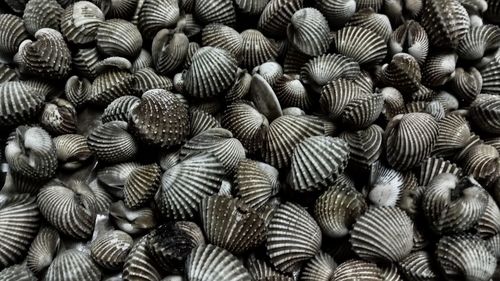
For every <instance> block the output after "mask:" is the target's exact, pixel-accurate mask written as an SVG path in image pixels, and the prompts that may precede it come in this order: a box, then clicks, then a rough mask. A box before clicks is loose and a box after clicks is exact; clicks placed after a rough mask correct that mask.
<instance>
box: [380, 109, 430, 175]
mask: <svg viewBox="0 0 500 281" xmlns="http://www.w3.org/2000/svg"><path fill="white" fill-rule="evenodd" d="M438 133H439V125H438V123H437V122H436V121H435V119H434V118H433V117H432V116H431V115H429V114H427V113H408V114H404V115H397V116H395V117H394V118H393V119H392V120H391V121H390V122H389V124H388V125H387V128H386V130H385V133H384V134H385V135H384V137H385V141H386V155H387V160H388V162H389V164H390V165H391V166H393V167H394V168H396V169H408V168H411V167H414V166H415V165H417V164H418V163H420V161H422V160H423V159H424V158H426V157H427V156H428V155H429V154H430V153H431V151H432V148H433V146H434V144H435V143H436V140H437V138H438Z"/></svg>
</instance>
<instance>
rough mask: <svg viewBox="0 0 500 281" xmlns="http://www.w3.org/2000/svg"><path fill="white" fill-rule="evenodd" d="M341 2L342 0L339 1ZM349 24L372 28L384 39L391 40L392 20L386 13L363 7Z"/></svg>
mask: <svg viewBox="0 0 500 281" xmlns="http://www.w3.org/2000/svg"><path fill="white" fill-rule="evenodd" d="M337 1H338V0H337ZM338 2H341V1H338ZM347 25H348V26H359V27H363V28H366V29H370V30H372V31H374V32H375V33H377V34H378V35H379V36H380V37H382V38H383V39H384V41H385V42H387V41H388V40H389V37H390V36H391V33H392V27H391V22H390V21H389V18H388V17H387V16H386V15H384V14H378V13H376V12H375V11H374V10H373V9H371V8H365V9H361V10H359V11H358V12H356V13H355V14H354V15H353V16H352V17H351V18H350V19H349V22H348V23H347Z"/></svg>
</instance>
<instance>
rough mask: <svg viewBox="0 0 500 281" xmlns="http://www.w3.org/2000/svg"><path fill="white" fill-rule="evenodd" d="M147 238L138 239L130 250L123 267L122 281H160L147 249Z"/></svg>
mask: <svg viewBox="0 0 500 281" xmlns="http://www.w3.org/2000/svg"><path fill="white" fill-rule="evenodd" d="M147 239H148V237H147V236H143V237H142V238H140V239H139V240H138V241H137V242H136V243H135V244H134V246H133V247H132V249H131V250H130V254H129V255H128V256H127V259H126V261H125V264H124V265H123V275H122V277H123V280H127V281H132V280H138V281H146V280H147V281H160V280H161V275H160V273H159V272H158V270H157V269H156V266H155V261H154V260H153V258H152V257H151V254H150V253H149V250H148V248H147Z"/></svg>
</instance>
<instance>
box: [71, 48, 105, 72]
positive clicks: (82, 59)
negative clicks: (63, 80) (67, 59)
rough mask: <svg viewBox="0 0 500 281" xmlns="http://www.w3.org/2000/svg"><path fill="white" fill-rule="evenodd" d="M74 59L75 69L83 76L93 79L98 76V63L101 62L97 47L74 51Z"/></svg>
mask: <svg viewBox="0 0 500 281" xmlns="http://www.w3.org/2000/svg"><path fill="white" fill-rule="evenodd" d="M72 60H73V70H75V71H76V72H77V74H78V75H80V76H82V78H83V77H84V78H88V79H91V80H93V79H95V78H96V77H97V65H98V63H99V62H100V58H99V52H98V51H97V48H95V47H94V48H81V49H78V50H76V51H75V52H74V54H73V57H72ZM70 79H71V78H70Z"/></svg>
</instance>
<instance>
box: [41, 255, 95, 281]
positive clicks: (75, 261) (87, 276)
mask: <svg viewBox="0 0 500 281" xmlns="http://www.w3.org/2000/svg"><path fill="white" fill-rule="evenodd" d="M45 280H47V281H63V280H64V281H77V280H81V281H99V280H101V270H100V269H99V267H98V266H97V264H96V263H95V262H94V261H93V260H92V258H91V257H90V255H89V254H87V253H84V252H80V251H79V250H77V249H70V250H66V251H64V252H62V253H60V254H59V255H57V257H56V258H55V259H54V261H53V262H52V264H51V265H50V267H49V269H48V270H47V274H46V276H45Z"/></svg>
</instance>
